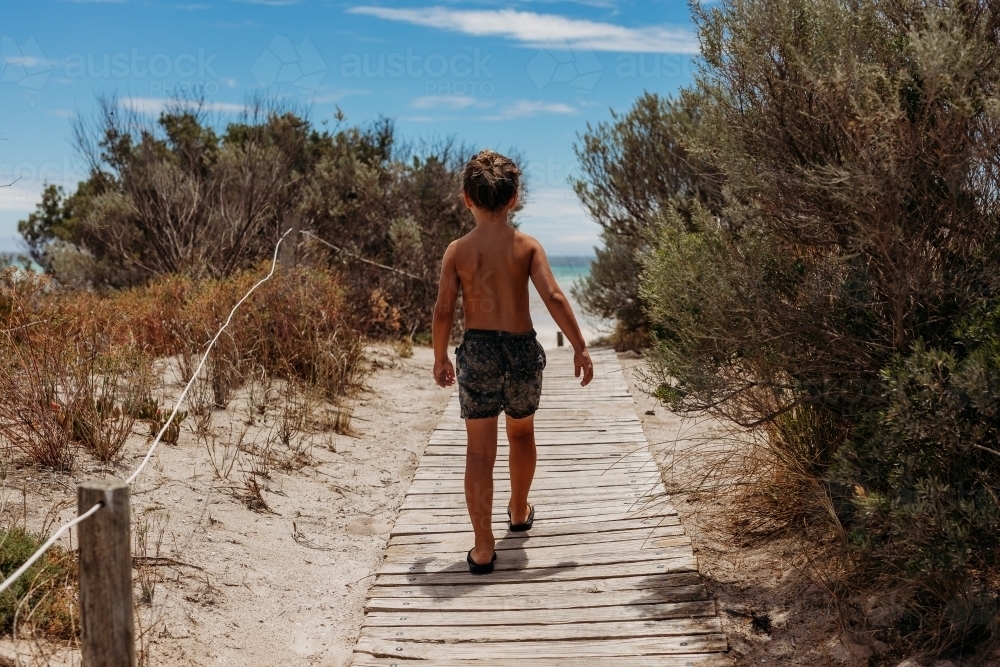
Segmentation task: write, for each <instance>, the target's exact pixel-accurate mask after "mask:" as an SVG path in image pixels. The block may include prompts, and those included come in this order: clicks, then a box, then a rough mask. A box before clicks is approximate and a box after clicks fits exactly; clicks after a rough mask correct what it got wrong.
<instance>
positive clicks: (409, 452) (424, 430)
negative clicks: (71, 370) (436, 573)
mask: <svg viewBox="0 0 1000 667" xmlns="http://www.w3.org/2000/svg"><path fill="white" fill-rule="evenodd" d="M372 358H373V359H374V364H375V365H376V367H377V368H376V370H375V371H374V372H373V373H372V375H371V376H369V378H368V380H367V382H366V389H365V390H364V391H363V392H362V393H361V394H360V395H359V396H358V397H357V402H356V405H355V410H354V420H353V429H354V431H355V433H356V437H348V436H340V435H335V434H330V435H329V436H327V437H328V438H329V440H328V442H327V443H324V445H322V446H320V445H317V446H314V447H313V450H312V456H313V457H314V461H313V463H312V464H311V465H308V466H306V467H304V468H302V469H300V470H298V471H294V472H286V473H280V472H277V473H274V474H273V475H272V479H271V480H270V481H269V482H268V483H267V490H265V491H264V492H263V497H264V499H265V501H266V502H267V504H268V505H269V507H270V508H271V510H272V512H273V513H261V512H254V511H251V510H249V509H248V508H247V507H246V506H244V505H242V504H240V503H239V502H236V501H234V499H233V497H232V494H231V493H227V492H226V491H224V490H220V489H219V488H218V487H219V484H218V481H217V480H215V479H214V474H213V472H212V471H211V470H210V468H209V465H208V461H207V456H208V454H207V451H205V449H204V447H202V448H201V449H197V448H195V446H194V443H191V442H186V441H185V440H184V438H183V437H182V439H181V442H180V446H179V447H177V448H169V449H166V450H165V452H164V453H163V454H161V460H160V464H161V466H160V467H162V470H163V472H162V473H160V474H161V475H162V477H161V478H160V479H159V480H156V479H148V480H146V482H145V483H144V484H143V487H145V488H150V489H152V488H155V489H156V490H151V491H149V492H148V493H146V494H142V495H138V497H137V498H136V503H137V504H141V505H142V506H143V507H144V508H146V509H147V510H148V509H150V508H161V507H162V508H166V510H167V512H169V515H170V520H169V528H168V535H169V537H168V539H166V540H165V542H164V545H163V546H164V551H165V552H166V555H169V556H171V557H173V558H176V559H178V560H180V561H184V562H186V563H191V564H195V565H199V566H201V567H203V568H204V571H203V572H199V571H196V570H193V569H191V568H181V572H179V573H178V572H175V573H173V574H171V575H169V576H170V577H171V578H172V579H171V580H169V581H167V582H163V583H161V584H160V585H159V586H158V587H157V591H156V594H155V597H154V602H153V605H152V606H151V611H152V612H153V615H154V616H158V617H159V621H160V630H159V632H157V633H156V636H155V637H154V638H153V639H152V645H151V647H150V648H151V653H152V657H153V660H152V664H153V665H246V666H248V667H251V666H256V665H274V664H282V665H324V666H335V665H346V664H347V663H348V661H349V660H350V656H351V649H352V647H353V645H354V641H355V639H356V637H357V633H358V630H359V628H360V625H361V620H362V617H363V605H364V600H365V594H366V591H367V589H368V586H369V584H370V582H371V576H370V575H371V574H372V573H373V572H374V571H375V568H376V567H377V566H378V563H379V562H380V561H381V560H382V552H383V549H384V547H385V543H386V540H387V539H388V534H389V530H390V529H391V527H392V524H393V520H394V518H395V515H396V511H397V509H398V507H399V505H400V503H401V502H402V500H403V494H404V493H405V491H406V488H407V487H408V486H409V483H410V478H411V477H412V475H413V471H414V470H415V468H416V463H417V461H418V460H419V457H420V455H421V453H422V452H423V449H424V447H425V445H426V444H427V438H428V435H429V433H430V432H431V431H432V430H433V428H434V426H435V425H436V424H437V421H438V417H439V415H440V413H441V411H442V410H443V408H444V405H445V403H446V402H447V399H448V395H449V393H450V392H448V391H444V390H440V389H438V388H437V387H436V386H434V385H433V383H432V382H431V376H430V367H431V365H432V362H433V353H432V351H431V350H430V349H428V348H416V349H414V354H413V357H412V358H409V359H402V358H399V356H398V355H397V354H395V353H394V352H393V351H392V349H391V348H377V349H376V350H375V351H374V354H373V355H372ZM331 449H336V452H334V451H331ZM161 482H162V485H161ZM296 531H297V537H298V539H296V537H295V535H293V534H294V533H296ZM178 574H179V576H178Z"/></svg>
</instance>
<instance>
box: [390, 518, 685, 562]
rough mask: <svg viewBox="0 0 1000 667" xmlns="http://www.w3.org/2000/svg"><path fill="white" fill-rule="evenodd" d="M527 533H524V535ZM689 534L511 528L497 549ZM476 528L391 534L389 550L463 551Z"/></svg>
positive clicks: (679, 529)
mask: <svg viewBox="0 0 1000 667" xmlns="http://www.w3.org/2000/svg"><path fill="white" fill-rule="evenodd" d="M522 536H523V537H522ZM677 537H685V534H684V527H683V526H679V525H672V526H660V527H657V528H647V527H643V528H633V529H631V530H613V531H605V532H601V533H571V534H569V535H544V536H543V535H528V534H527V533H514V532H510V533H507V534H505V535H499V536H497V551H503V550H504V549H531V548H534V547H540V546H549V547H558V546H564V545H570V544H600V543H603V542H615V543H620V542H628V541H634V540H663V539H669V538H677ZM472 539H473V534H472V531H471V530H469V531H466V532H464V533H444V534H438V535H414V536H410V535H405V536H397V537H393V538H390V540H389V545H388V546H387V547H386V553H401V550H403V549H413V550H414V551H413V552H412V553H413V554H414V555H416V554H417V553H418V551H416V550H418V549H426V550H427V552H434V553H437V552H440V551H449V552H454V551H461V550H462V549H463V548H468V545H469V544H471V543H472Z"/></svg>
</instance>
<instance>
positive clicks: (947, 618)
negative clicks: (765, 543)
mask: <svg viewBox="0 0 1000 667" xmlns="http://www.w3.org/2000/svg"><path fill="white" fill-rule="evenodd" d="M695 15H696V20H697V23H698V28H699V34H700V39H701V44H702V56H703V60H702V62H701V64H700V65H699V69H698V72H697V74H696V77H695V79H696V81H695V84H694V85H693V86H692V87H691V89H689V90H688V91H685V93H684V96H685V98H686V99H688V100H690V102H691V103H693V104H696V105H697V106H698V108H699V114H700V116H699V117H700V121H699V126H698V130H697V131H694V132H691V133H690V134H688V135H687V137H686V139H685V146H686V147H687V150H688V151H689V152H691V153H694V154H696V155H698V156H700V157H701V158H702V159H704V160H705V161H706V162H707V163H709V164H711V165H715V166H716V167H717V168H718V169H719V170H720V172H721V179H722V182H723V183H724V188H725V202H724V204H723V206H722V207H721V208H719V209H718V210H711V209H710V208H709V207H707V206H703V205H702V206H699V205H695V206H693V207H692V209H691V211H690V216H688V215H687V214H685V213H684V212H682V211H679V210H675V211H671V210H666V211H664V212H663V213H662V214H661V215H659V216H658V218H657V220H656V221H655V224H654V225H653V228H652V232H651V234H652V236H651V238H652V241H651V245H650V248H649V250H648V251H647V252H646V253H645V254H644V255H643V260H642V267H643V271H644V274H643V278H642V284H641V287H640V294H641V295H642V298H643V299H644V300H645V302H646V304H647V310H646V313H647V316H648V317H649V319H650V323H651V328H652V330H653V331H654V333H655V338H656V340H655V345H654V347H653V349H652V350H650V352H649V360H650V369H651V380H652V384H653V387H654V390H655V392H656V394H657V395H658V396H659V397H660V398H661V399H662V400H664V401H665V402H667V403H669V404H670V405H671V406H672V407H673V408H674V409H676V410H678V411H681V412H688V413H706V412H707V413H709V414H712V415H715V416H718V417H721V418H724V419H725V420H726V421H727V423H730V424H736V425H738V426H739V427H742V428H743V429H745V433H746V434H747V435H748V436H749V438H750V439H752V440H753V441H754V442H755V443H757V445H755V447H754V449H753V452H754V456H755V457H757V458H755V459H752V460H748V461H745V466H744V469H743V471H742V474H743V475H744V478H743V479H742V480H740V482H741V483H740V484H739V485H738V488H739V491H735V492H734V493H735V494H736V495H739V496H740V497H741V498H742V499H744V500H749V499H754V498H758V499H759V498H763V497H764V496H767V497H769V498H770V501H769V502H767V503H757V504H751V505H750V506H749V508H748V510H747V511H749V512H751V513H753V512H757V513H758V514H766V516H765V515H761V516H758V517H757V519H758V523H757V525H758V526H759V527H761V528H766V529H767V530H765V531H764V532H767V531H772V532H775V531H776V532H782V533H785V534H787V533H788V532H789V531H790V532H793V533H797V534H800V535H804V536H809V539H808V540H804V541H803V547H804V548H805V549H807V550H810V551H812V552H813V553H812V554H811V556H817V554H818V553H819V551H820V549H821V548H822V547H821V546H820V545H819V542H820V540H818V539H813V537H815V534H817V533H823V532H824V531H825V534H824V535H822V537H823V538H824V539H823V541H824V542H825V543H829V542H830V540H828V539H826V538H842V540H835V541H834V542H833V543H841V544H843V545H844V550H843V552H842V553H841V556H842V557H843V558H842V559H840V561H839V565H838V567H840V568H845V569H844V570H843V571H840V570H837V571H836V572H834V573H833V575H835V576H836V579H837V582H838V583H837V584H836V585H832V587H831V590H832V591H834V592H835V593H836V594H837V595H838V596H839V597H842V598H843V599H842V600H841V602H844V603H845V604H844V605H843V606H841V608H842V609H850V608H852V605H854V604H855V603H857V600H859V599H861V598H864V596H866V595H870V594H872V593H877V594H880V595H888V596H891V597H893V598H895V599H898V600H900V601H901V604H904V605H905V606H906V609H907V613H906V615H905V618H904V619H903V620H901V621H900V622H899V623H898V624H896V625H895V626H894V627H893V628H891V632H888V631H887V633H886V634H883V635H881V636H882V638H883V640H884V641H886V642H887V643H889V644H890V645H891V646H892V648H893V649H894V650H896V651H898V652H900V653H903V652H908V651H917V652H918V653H919V652H924V653H926V654H927V655H932V656H940V655H958V654H960V653H963V652H966V653H968V652H972V651H974V650H976V649H977V648H983V647H985V646H988V645H989V642H990V641H992V639H994V638H995V637H996V633H995V629H996V625H997V618H998V616H997V605H996V599H995V595H996V593H995V592H996V590H997V586H996V583H997V581H998V572H1000V562H998V561H997V548H996V544H995V537H994V535H995V534H996V525H995V521H996V516H997V505H996V494H997V480H998V477H997V463H998V462H1000V457H998V456H997V455H995V454H993V453H992V452H994V451H1000V446H998V440H1000V439H998V437H997V435H998V434H997V431H996V425H995V423H994V422H995V420H996V417H995V412H994V407H993V405H994V402H995V397H994V393H993V392H994V390H993V386H995V378H996V363H997V362H996V360H995V359H996V349H997V348H996V344H997V343H996V341H997V340H1000V336H998V333H1000V329H997V328H996V327H995V326H993V325H992V324H991V322H993V320H992V319H990V316H987V315H984V313H987V314H988V313H991V312H993V311H992V308H994V304H995V301H996V297H997V294H998V287H1000V283H998V276H1000V272H998V268H1000V261H998V260H1000V243H998V241H1000V238H998V233H997V232H998V230H1000V226H998V224H997V218H996V210H997V198H998V196H1000V170H998V169H997V168H996V156H997V155H1000V123H998V121H1000V103H998V100H997V97H996V93H995V91H996V90H997V86H998V84H1000V60H998V57H997V56H1000V47H998V37H1000V13H998V11H997V8H996V7H995V6H994V5H992V4H990V3H986V2H970V3H958V4H940V3H932V2H923V1H921V0H907V1H905V2H887V1H885V0H866V1H864V2H850V3H847V2H842V1H840V0H776V1H771V0H768V1H767V2H764V1H763V0H749V1H741V2H736V1H735V0H732V1H728V0H723V2H721V3H717V4H713V5H710V6H704V7H696V8H695ZM973 334H975V335H973ZM774 489H778V490H779V492H777V493H775V492H772V491H773V490H774ZM780 491H787V492H785V493H781V492H780ZM740 507H741V510H742V508H745V507H748V506H747V505H741V506H740ZM768 522H770V525H767V524H768ZM814 562H816V561H815V560H814ZM833 575H831V576H833ZM858 604H860V603H858ZM862 606H863V605H862ZM842 620H843V622H844V623H846V624H847V625H848V626H851V629H858V628H857V627H855V625H856V624H858V623H860V624H862V625H863V621H864V619H860V620H858V619H857V618H855V617H853V616H852V615H851V614H850V613H846V612H845V614H844V615H843V618H842ZM890 635H891V636H890Z"/></svg>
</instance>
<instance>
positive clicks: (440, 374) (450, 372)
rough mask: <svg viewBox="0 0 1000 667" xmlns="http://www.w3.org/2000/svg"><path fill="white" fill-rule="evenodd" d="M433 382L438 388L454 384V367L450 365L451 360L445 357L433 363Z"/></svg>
mask: <svg viewBox="0 0 1000 667" xmlns="http://www.w3.org/2000/svg"><path fill="white" fill-rule="evenodd" d="M434 381H435V382H437V383H438V386H440V387H450V386H451V385H453V384H455V367H454V366H452V365H451V359H449V358H448V357H445V358H444V359H441V360H439V361H435V362H434Z"/></svg>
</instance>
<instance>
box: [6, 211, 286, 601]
mask: <svg viewBox="0 0 1000 667" xmlns="http://www.w3.org/2000/svg"><path fill="white" fill-rule="evenodd" d="M291 231H292V230H291V229H289V230H288V231H286V232H285V233H284V234H282V235H281V238H280V239H278V244H277V245H276V246H274V256H273V257H272V258H271V270H270V271H269V272H268V274H267V275H266V276H264V277H263V278H261V279H260V280H258V281H257V283H256V284H255V285H254V286H253V287H251V288H250V291H249V292H247V293H246V294H244V295H243V298H242V299H240V300H239V301H237V302H236V305H235V306H233V309H232V310H231V311H229V317H227V318H226V321H225V323H224V324H223V325H222V327H221V328H220V329H219V331H218V332H217V333H216V334H215V337H214V338H212V340H211V341H209V343H208V347H207V348H205V353H204V354H203V355H202V356H201V361H199V362H198V367H197V368H195V370H194V373H193V374H192V375H191V379H190V380H188V383H187V386H185V387H184V391H182V392H181V395H180V397H179V398H178V399H177V402H176V403H174V409H173V410H172V411H171V413H170V417H168V418H167V421H166V422H165V423H164V424H163V427H162V428H161V429H160V432H159V433H157V434H156V437H155V438H153V444H152V445H150V447H149V451H148V452H146V456H145V457H144V458H143V459H142V463H140V464H139V467H138V468H136V469H135V472H133V473H132V475H131V476H130V477H129V478H128V479H127V480H125V483H126V484H129V485H131V484H132V482H134V481H135V478H136V477H138V476H139V474H140V473H141V472H142V471H143V469H144V468H145V467H146V464H147V463H149V460H150V459H151V458H152V457H153V452H154V451H155V450H156V446H157V445H159V444H160V440H161V439H162V438H163V434H164V433H166V431H167V427H168V426H170V423H171V422H172V421H173V419H174V417H176V416H177V411H178V410H179V409H180V407H181V403H182V402H183V401H184V398H185V397H186V396H187V393H188V391H190V390H191V387H192V386H193V385H194V381H195V380H196V379H197V377H198V374H199V373H201V369H202V368H203V367H204V366H205V360H206V359H208V353H209V352H211V351H212V348H213V347H214V346H215V344H216V342H218V340H219V337H220V336H222V332H223V331H225V330H226V327H228V326H229V325H230V323H231V322H232V321H233V316H234V315H236V310H237V309H238V308H239V307H240V306H242V305H243V302H244V301H246V300H247V299H249V298H250V295H251V294H253V293H254V291H256V289H257V288H258V287H260V286H261V285H263V284H264V283H266V282H267V281H268V280H270V279H271V277H272V276H273V275H274V271H275V269H276V268H277V266H278V249H279V248H281V242H282V241H284V240H285V237H286V236H288V235H289V234H290V233H291ZM102 507H104V502H103V501H102V502H99V503H97V504H96V505H94V506H93V507H91V508H90V509H89V510H87V511H86V512H84V513H83V514H81V515H80V516H78V517H76V518H75V519H72V520H71V521H68V522H66V523H64V524H63V525H62V526H61V527H60V528H59V530H57V531H56V532H55V533H53V534H52V537H50V538H49V539H48V541H47V542H46V543H45V544H43V545H42V546H41V547H40V548H39V549H38V551H36V552H35V553H33V554H32V555H31V557H30V558H28V560H26V561H25V562H24V565H22V566H21V567H19V568H18V569H17V571H16V572H14V574H12V575H10V576H9V577H7V579H6V581H4V582H3V583H2V584H0V593H3V592H4V591H5V590H7V588H8V587H9V586H10V585H11V584H12V583H14V581H16V580H17V578H18V577H20V576H21V575H22V574H24V573H25V572H27V571H28V568H30V567H31V566H32V565H34V563H35V561H37V560H38V559H39V558H41V557H42V554H44V553H45V552H46V551H48V550H49V548H50V547H52V545H53V544H55V543H56V541H57V540H58V539H59V538H60V537H62V536H63V535H64V534H65V533H66V531H67V530H69V529H70V528H72V527H73V526H75V525H77V524H78V523H80V522H81V521H83V520H84V519H86V518H87V517H89V516H90V515H91V514H93V513H94V512H96V511H97V510H99V509H101V508H102Z"/></svg>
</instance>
